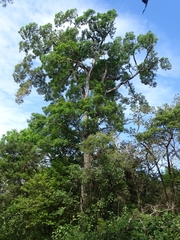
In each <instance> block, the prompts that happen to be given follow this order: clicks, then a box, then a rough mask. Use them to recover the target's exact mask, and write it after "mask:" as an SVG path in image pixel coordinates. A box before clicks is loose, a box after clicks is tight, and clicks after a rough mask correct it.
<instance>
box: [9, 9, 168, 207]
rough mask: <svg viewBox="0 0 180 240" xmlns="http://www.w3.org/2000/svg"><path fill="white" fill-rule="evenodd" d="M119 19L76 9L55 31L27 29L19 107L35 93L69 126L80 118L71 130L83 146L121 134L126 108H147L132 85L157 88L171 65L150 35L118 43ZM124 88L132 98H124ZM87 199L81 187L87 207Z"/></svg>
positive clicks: (60, 18)
mask: <svg viewBox="0 0 180 240" xmlns="http://www.w3.org/2000/svg"><path fill="white" fill-rule="evenodd" d="M116 17H117V12H116V11H115V10H109V11H108V12H106V13H96V12H95V11H94V10H92V9H90V10H88V11H86V12H84V14H83V15H82V16H78V14H77V11H76V9H71V10H68V11H66V12H65V13H63V12H59V13H58V14H56V15H55V20H54V22H55V27H53V25H52V24H50V23H48V24H46V25H44V26H38V24H36V23H30V24H29V25H27V26H25V27H22V28H21V29H20V31H19V33H20V35H21V37H22V41H21V42H20V51H23V52H24V53H25V57H24V59H23V60H22V62H21V63H19V64H17V65H16V67H15V71H14V74H13V76H14V80H15V82H17V83H18V84H19V86H20V87H19V90H18V92H17V94H16V101H17V103H22V102H23V97H24V96H25V95H29V94H30V93H31V90H32V88H33V87H34V88H36V89H37V92H38V93H39V94H43V95H44V97H45V100H46V101H50V102H51V103H52V104H56V103H58V104H59V103H60V105H61V109H63V108H64V109H66V110H64V112H63V117H62V118H64V121H66V120H67V119H70V118H71V116H72V114H71V113H72V112H74V113H75V114H76V115H77V118H78V119H79V120H80V121H79V125H78V126H75V127H74V125H70V126H69V127H70V128H71V129H73V130H76V129H79V130H80V133H79V136H80V142H81V141H85V140H86V139H87V138H88V136H90V134H95V133H96V132H98V131H100V132H104V133H108V132H110V131H112V130H115V131H119V132H120V131H122V129H123V111H122V105H123V103H125V102H127V101H129V103H131V104H135V103H136V102H140V103H142V102H144V98H143V97H142V95H140V94H137V93H136V91H135V88H134V86H133V83H132V81H133V79H134V78H135V77H136V76H139V78H140V81H141V82H142V83H143V84H145V85H150V86H152V87H155V86H156V82H155V78H156V72H157V70H158V68H159V66H160V67H161V68H163V69H165V70H166V69H170V68H171V65H170V63H169V61H168V59H167V58H159V57H158V56H157V53H156V51H155V49H154V47H155V45H156V43H157V38H156V37H155V35H154V34H152V33H151V32H148V33H147V34H145V35H139V36H138V37H136V36H135V35H134V33H132V32H130V33H127V34H126V36H125V37H124V39H122V38H121V37H115V31H116V29H115V26H114V25H115V19H116ZM142 59H143V60H142ZM123 86H124V87H125V88H127V89H128V94H129V98H125V97H124V96H123V95H122V93H121V92H120V89H121V88H122V87H123ZM69 109H70V110H69ZM57 111H58V110H57ZM83 162H84V169H89V168H90V167H91V158H90V154H89V153H84V160H83ZM86 196H87V193H86V188H85V186H84V185H82V202H83V205H84V204H85V202H86Z"/></svg>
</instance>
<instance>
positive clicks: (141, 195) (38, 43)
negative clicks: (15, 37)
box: [0, 9, 180, 240]
mask: <svg viewBox="0 0 180 240" xmlns="http://www.w3.org/2000/svg"><path fill="white" fill-rule="evenodd" d="M116 17H117V13H116V11H115V10H110V11H108V12H106V13H96V12H95V11H94V10H88V11H86V12H85V13H84V14H83V15H82V16H78V14H77V11H76V9H72V10H69V11H67V12H65V13H63V12H60V13H58V14H56V16H55V27H53V26H52V24H46V25H44V26H38V25H37V24H36V23H30V24H29V25H27V26H25V27H22V28H21V29H20V32H19V33H20V35H21V37H22V41H21V42H20V51H22V52H24V54H25V56H24V59H23V60H22V62H20V63H19V64H17V65H16V66H15V71H14V74H13V77H14V80H15V82H17V83H18V84H19V89H18V91H17V94H16V101H17V103H22V102H23V99H24V96H25V95H29V94H30V93H31V90H32V88H36V90H37V92H38V93H39V94H42V95H44V99H45V100H46V101H48V102H49V105H47V106H46V107H44V108H43V114H38V113H33V114H32V116H31V118H30V119H29V121H28V128H27V129H24V130H22V131H20V132H17V131H15V130H12V131H9V132H7V134H6V135H4V136H3V137H2V138H1V140H0V191H1V192H0V216H1V217H0V239H2V240H15V239H20V240H21V239H22V240H24V239H27V240H32V239H37V240H41V239H42V240H49V239H52V240H58V239H61V240H71V239H73V240H76V239H77V240H86V239H90V240H91V239H92V240H94V239H97V240H98V239H99V240H103V239H104V240H108V239H109V240H113V239H123V240H126V239H128V240H129V239H132V240H133V239H142V240H143V239H144V240H145V239H153V240H154V239H155V240H156V239H158V240H159V239H163V240H164V239H175V240H176V239H179V234H178V232H179V231H180V221H179V220H180V219H179V218H180V214H179V212H180V194H179V193H180V189H179V182H180V175H179V170H178V161H179V160H180V154H179V143H180V139H179V130H180V124H179V119H180V101H179V99H178V98H176V99H175V101H174V103H173V104H172V106H169V105H167V104H166V105H164V106H163V107H159V108H158V109H153V108H152V107H151V106H149V105H148V102H147V101H146V99H145V97H144V96H143V95H142V94H141V93H137V92H136V88H135V85H134V79H135V78H136V81H137V79H139V81H140V83H141V84H145V85H149V86H151V87H155V86H156V74H157V71H158V69H159V68H162V69H164V70H169V69H170V68H171V65H170V63H169V61H168V59H167V58H164V57H162V58H159V57H158V54H157V52H156V51H155V45H156V43H157V38H156V36H155V35H154V34H153V33H151V32H148V33H147V34H145V35H139V36H137V37H136V36H135V35H134V33H132V32H130V33H127V34H126V35H125V37H124V38H121V37H118V36H115V31H116V29H115V27H114V25H115V19H116ZM124 89H126V90H127V92H126V93H124V92H125V91H124ZM123 93H124V95H123ZM127 108H128V109H129V110H130V112H131V115H132V118H131V119H132V120H131V121H132V122H131V127H130V128H129V129H128V128H127V124H126V123H127V122H129V120H128V119H126V117H125V110H126V109H127ZM150 116H151V117H150ZM136 129H138V131H137V130H136ZM140 130H141V131H140ZM125 133H126V134H128V135H129V136H131V141H128V140H124V141H120V140H119V135H120V136H121V134H125ZM125 139H127V138H125Z"/></svg>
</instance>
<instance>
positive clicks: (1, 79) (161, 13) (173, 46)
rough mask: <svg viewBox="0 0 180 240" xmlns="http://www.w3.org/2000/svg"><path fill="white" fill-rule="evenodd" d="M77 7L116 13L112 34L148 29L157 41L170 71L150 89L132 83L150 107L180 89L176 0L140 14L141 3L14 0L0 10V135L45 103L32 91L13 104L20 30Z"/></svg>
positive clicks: (179, 7)
mask: <svg viewBox="0 0 180 240" xmlns="http://www.w3.org/2000/svg"><path fill="white" fill-rule="evenodd" d="M71 8H77V9H78V12H79V13H82V12H84V11H86V10H87V9H89V8H92V9H94V10H96V11H98V12H105V11H107V10H109V9H112V8H114V9H116V11H117V12H118V14H119V17H118V18H117V21H116V27H117V32H116V35H120V36H123V35H124V34H125V33H126V32H129V31H134V32H135V34H137V35H138V34H144V33H146V32H147V31H149V30H151V31H152V32H153V33H155V34H156V35H157V37H158V38H159V41H158V44H157V47H156V50H157V52H158V53H159V56H164V57H168V58H169V59H170V61H171V63H172V70H171V71H159V73H158V77H157V82H158V86H157V87H156V88H154V89H152V88H149V87H147V86H142V85H141V84H139V83H138V81H137V83H136V88H137V89H138V91H139V92H142V93H143V94H144V95H145V96H146V98H147V100H148V101H149V102H150V104H151V105H154V106H161V105H162V104H163V103H171V101H172V100H173V98H174V95H175V94H177V93H179V89H180V83H179V78H180V31H179V18H180V17H179V11H180V1H174V2H173V3H172V1H164V0H149V3H148V6H147V9H146V11H145V13H144V15H142V11H143V9H144V4H143V3H142V1H141V0H129V1H127V0H118V1H117V0H100V1H96V0H91V1H82V0H65V1H64V0H46V1H42V0H29V1H25V0H14V4H13V5H8V6H7V7H6V8H2V7H0V16H1V17H0V114H1V115H0V136H1V135H2V134H4V133H6V132H7V131H8V130H11V129H17V130H20V129H23V128H25V127H26V126H27V119H29V118H30V115H31V113H33V112H41V109H42V107H43V106H44V105H45V102H44V101H43V97H42V96H38V95H37V94H36V92H35V91H34V92H33V93H32V94H31V95H30V96H29V97H26V98H25V102H24V103H23V104H21V105H18V104H16V103H15V93H16V91H17V89H18V85H17V84H16V83H14V81H13V77H12V74H13V71H14V66H15V65H16V64H17V63H18V62H20V61H21V59H22V58H23V55H22V54H20V53H19V46H18V44H19V41H20V40H21V39H20V36H19V34H18V31H19V29H20V28H21V27H22V26H25V25H26V24H28V23H30V22H37V23H38V24H39V25H43V24H46V23H48V22H53V19H54V15H55V14H56V13H58V12H59V11H66V10H68V9H71Z"/></svg>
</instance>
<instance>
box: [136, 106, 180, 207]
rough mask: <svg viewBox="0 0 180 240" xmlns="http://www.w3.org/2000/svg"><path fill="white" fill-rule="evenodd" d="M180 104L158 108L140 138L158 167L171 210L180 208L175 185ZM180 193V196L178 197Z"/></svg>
mask: <svg viewBox="0 0 180 240" xmlns="http://www.w3.org/2000/svg"><path fill="white" fill-rule="evenodd" d="M179 119H180V104H179V102H176V103H175V104H174V105H172V106H169V105H167V104H165V105H164V106H163V107H161V108H160V107H159V108H158V109H157V111H156V114H155V117H154V118H152V119H151V120H149V124H148V126H147V128H146V131H144V132H143V133H139V134H137V139H138V141H139V142H140V143H141V146H142V147H143V148H144V149H145V151H146V157H147V159H148V161H149V162H151V164H154V165H155V167H156V171H157V174H158V176H159V178H160V179H161V184H162V188H163V191H164V197H165V199H166V200H165V203H166V204H167V206H168V208H169V209H172V211H174V210H175V206H176V208H177V207H178V205H177V202H176V201H177V199H178V198H179V190H178V188H177V185H176V181H178V179H177V176H178V174H177V168H178V164H179V160H180V155H179V151H180V148H179V147H180V146H179V131H180V125H179ZM177 196H178V197H177Z"/></svg>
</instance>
